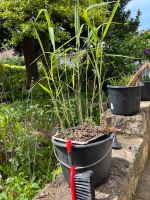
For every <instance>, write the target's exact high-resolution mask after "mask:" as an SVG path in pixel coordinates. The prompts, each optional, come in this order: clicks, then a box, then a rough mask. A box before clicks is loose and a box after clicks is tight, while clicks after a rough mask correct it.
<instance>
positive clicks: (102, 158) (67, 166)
mask: <svg viewBox="0 0 150 200" xmlns="http://www.w3.org/2000/svg"><path fill="white" fill-rule="evenodd" d="M53 149H54V154H55V157H56V158H57V160H58V161H59V162H60V163H61V164H62V165H63V166H65V167H66V168H68V169H70V166H69V165H67V164H66V163H64V162H62V161H61V160H60V159H59V158H58V156H57V153H56V151H55V147H54V146H53ZM111 150H112V145H111V146H110V148H109V149H108V151H107V152H106V153H105V154H104V156H103V157H101V158H100V159H99V160H98V161H96V162H95V163H93V164H91V165H87V166H84V167H75V169H76V170H80V169H86V168H89V167H93V166H94V165H96V164H98V163H100V162H101V161H102V160H104V158H105V157H106V156H107V155H108V154H109V152H110V151H111Z"/></svg>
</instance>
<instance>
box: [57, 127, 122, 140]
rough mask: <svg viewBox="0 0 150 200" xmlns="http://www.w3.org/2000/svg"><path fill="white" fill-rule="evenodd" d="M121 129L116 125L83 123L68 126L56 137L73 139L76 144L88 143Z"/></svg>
mask: <svg viewBox="0 0 150 200" xmlns="http://www.w3.org/2000/svg"><path fill="white" fill-rule="evenodd" d="M117 131H119V130H118V129H117V128H115V127H106V126H95V125H93V124H88V123H83V124H81V125H79V126H77V127H74V128H68V129H67V130H65V131H64V132H58V133H57V134H56V135H55V136H54V138H55V139H56V140H57V139H59V140H61V141H64V142H65V141H66V140H71V141H72V142H73V143H76V144H87V143H89V142H92V141H95V140H97V139H99V140H100V139H101V140H103V139H104V138H107V137H108V136H109V135H110V134H111V133H114V132H117Z"/></svg>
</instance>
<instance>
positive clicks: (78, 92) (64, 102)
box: [35, 0, 120, 130]
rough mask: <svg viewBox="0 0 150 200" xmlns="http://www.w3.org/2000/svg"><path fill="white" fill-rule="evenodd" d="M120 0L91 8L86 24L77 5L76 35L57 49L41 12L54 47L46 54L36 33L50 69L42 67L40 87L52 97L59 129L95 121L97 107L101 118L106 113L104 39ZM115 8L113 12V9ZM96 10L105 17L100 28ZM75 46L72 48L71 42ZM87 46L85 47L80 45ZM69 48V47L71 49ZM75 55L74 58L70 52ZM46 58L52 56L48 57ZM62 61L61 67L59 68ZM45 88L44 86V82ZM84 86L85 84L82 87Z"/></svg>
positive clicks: (85, 10) (86, 12) (86, 13)
mask: <svg viewBox="0 0 150 200" xmlns="http://www.w3.org/2000/svg"><path fill="white" fill-rule="evenodd" d="M119 3H120V0H117V1H115V2H114V1H111V2H104V1H100V3H96V4H90V2H89V6H88V7H87V8H86V9H84V10H83V17H84V20H85V23H84V24H81V22H80V14H81V10H80V4H79V0H76V1H75V15H74V16H75V20H74V27H75V35H74V37H72V38H70V39H69V40H68V41H67V42H65V43H64V44H63V45H61V46H60V47H59V48H57V49H56V45H55V43H56V41H55V33H54V28H53V25H52V22H51V19H50V16H49V14H48V12H47V10H40V11H39V14H38V17H37V20H38V18H39V16H40V15H41V14H42V13H44V14H45V18H46V21H47V26H48V31H49V39H50V43H51V46H52V49H53V50H52V51H51V52H46V51H45V49H44V46H43V44H42V42H41V39H40V36H39V34H38V31H37V30H36V29H35V34H36V37H37V39H38V41H39V44H40V47H41V50H42V55H41V56H44V58H45V62H46V63H47V66H49V67H48V68H46V67H45V66H44V63H43V64H41V65H42V68H43V71H44V77H42V78H41V79H40V81H39V82H38V84H39V85H40V86H41V88H43V89H44V90H45V91H46V92H47V93H48V94H49V96H50V101H51V102H52V105H53V110H54V113H55V118H56V119H57V121H58V128H60V129H62V130H64V129H65V128H66V127H70V126H75V125H77V124H79V123H83V122H84V121H86V120H90V121H93V119H94V113H93V111H94V107H95V106H96V108H97V110H98V116H99V124H100V121H101V120H100V116H101V113H102V112H103V92H102V86H103V82H104V80H105V77H104V65H103V57H104V53H103V45H104V44H105V43H104V41H105V37H106V35H107V32H108V30H109V27H110V26H111V24H112V23H114V22H113V17H114V15H115V13H116V11H117V8H118V6H119ZM111 4H113V5H114V8H113V10H112V11H111V12H110V9H109V8H110V5H111ZM96 9H99V10H101V12H102V13H103V15H102V16H103V17H102V19H101V20H100V24H98V25H97V24H96V23H95V21H94V13H95V11H96ZM83 29H84V30H85V29H86V30H87V35H86V37H85V36H84V37H83V36H82V32H83ZM73 41H74V42H75V44H76V45H75V46H74V47H71V45H70V44H71V42H73ZM81 41H82V44H83V43H84V45H81ZM68 46H69V47H68ZM72 51H73V52H74V53H73V54H72V55H71V54H70V52H72ZM47 54H48V55H49V56H47ZM60 60H62V63H61V64H60ZM43 79H44V80H46V84H42V83H41V81H42V80H43ZM83 83H84V84H83ZM90 83H92V85H90Z"/></svg>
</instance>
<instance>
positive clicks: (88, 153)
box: [52, 134, 114, 187]
mask: <svg viewBox="0 0 150 200" xmlns="http://www.w3.org/2000/svg"><path fill="white" fill-rule="evenodd" d="M113 137H114V136H113V134H112V135H110V136H107V138H105V139H103V140H102V141H97V142H94V143H90V144H86V145H74V144H73V146H72V151H71V157H72V161H73V164H74V166H75V168H76V173H81V172H85V171H88V170H92V171H93V173H94V178H93V179H94V186H95V187H97V186H99V185H101V184H102V183H104V182H106V181H107V179H108V177H109V173H110V166H111V157H112V156H111V155H112V140H113ZM52 142H53V144H54V146H55V154H56V158H57V159H58V161H59V162H60V164H61V167H62V171H63V174H64V177H65V179H66V180H67V182H68V183H69V178H70V166H69V162H68V154H67V151H66V144H65V143H64V142H62V141H58V140H55V139H54V138H52Z"/></svg>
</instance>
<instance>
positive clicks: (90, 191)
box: [74, 171, 95, 200]
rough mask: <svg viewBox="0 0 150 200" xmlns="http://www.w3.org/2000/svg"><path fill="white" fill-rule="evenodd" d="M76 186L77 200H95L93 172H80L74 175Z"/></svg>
mask: <svg viewBox="0 0 150 200" xmlns="http://www.w3.org/2000/svg"><path fill="white" fill-rule="evenodd" d="M74 181H75V188H76V200H94V199H95V188H94V184H93V172H92V171H86V172H83V173H78V174H76V175H75V177H74Z"/></svg>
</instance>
